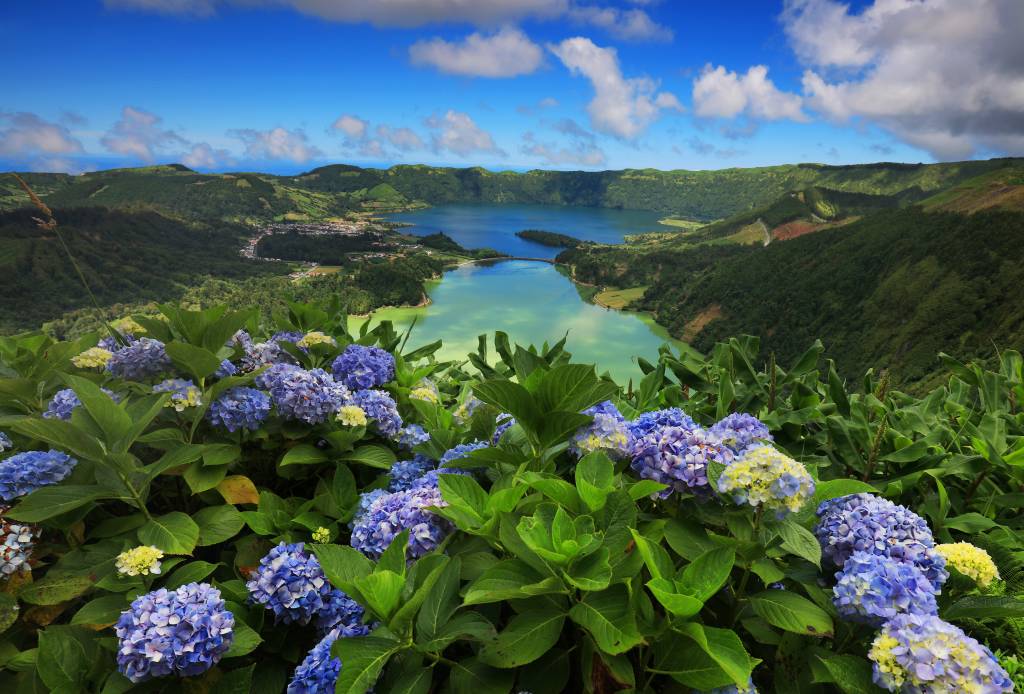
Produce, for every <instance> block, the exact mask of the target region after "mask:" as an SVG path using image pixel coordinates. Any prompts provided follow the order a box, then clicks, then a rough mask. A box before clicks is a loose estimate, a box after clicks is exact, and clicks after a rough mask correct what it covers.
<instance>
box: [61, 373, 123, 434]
mask: <svg viewBox="0 0 1024 694" xmlns="http://www.w3.org/2000/svg"><path fill="white" fill-rule="evenodd" d="M64 380H65V381H66V382H67V384H68V385H69V386H71V389H72V390H74V391H75V395H77V396H78V399H79V401H80V402H81V403H82V407H83V409H84V410H85V411H86V412H88V414H89V416H90V417H91V418H92V419H93V421H94V422H96V425H97V426H99V428H100V430H101V431H102V432H103V435H104V437H105V438H106V441H107V443H108V444H109V445H111V446H112V445H113V444H114V443H115V442H117V441H118V440H120V439H121V438H122V437H124V436H125V434H127V433H128V431H129V430H130V429H131V426H132V420H131V417H129V416H128V414H127V413H126V412H125V411H124V410H122V409H121V408H120V407H118V406H117V403H115V402H114V401H113V400H112V399H111V398H110V396H109V395H107V394H106V393H104V392H103V391H102V390H101V389H100V387H99V386H98V385H96V384H95V383H93V382H92V381H90V380H88V379H86V378H82V377H80V376H64Z"/></svg>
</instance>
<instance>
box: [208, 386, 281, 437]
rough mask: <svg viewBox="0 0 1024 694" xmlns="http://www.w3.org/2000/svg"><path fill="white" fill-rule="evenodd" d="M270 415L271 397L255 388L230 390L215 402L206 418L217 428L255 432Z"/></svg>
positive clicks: (237, 387)
mask: <svg viewBox="0 0 1024 694" xmlns="http://www.w3.org/2000/svg"><path fill="white" fill-rule="evenodd" d="M269 414H270V396H269V395H267V394H266V393H264V392H263V391H261V390H256V389H255V388H246V387H244V386H236V387H235V388H229V389H228V390H226V391H224V393H223V394H222V395H221V396H220V397H219V398H217V399H216V400H214V401H213V403H212V404H211V405H210V409H209V411H207V413H206V417H207V418H208V419H209V420H210V423H211V424H213V425H214V426H216V427H224V428H225V429H227V430H228V431H231V432H235V431H238V430H239V429H249V430H250V431H255V430H256V429H259V428H260V424H261V423H262V422H263V420H265V419H266V418H267V416H268V415H269Z"/></svg>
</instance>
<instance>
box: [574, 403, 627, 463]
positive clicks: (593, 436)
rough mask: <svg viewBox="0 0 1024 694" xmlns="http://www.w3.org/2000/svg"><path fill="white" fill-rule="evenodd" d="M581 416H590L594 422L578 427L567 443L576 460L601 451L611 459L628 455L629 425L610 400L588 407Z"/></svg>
mask: <svg viewBox="0 0 1024 694" xmlns="http://www.w3.org/2000/svg"><path fill="white" fill-rule="evenodd" d="M583 414H586V415H590V416H591V417H593V418H594V421H593V422H591V423H590V424H588V425H587V426H584V427H580V428H579V429H578V430H577V431H576V433H575V434H574V435H573V437H572V441H570V443H569V450H570V451H571V452H572V453H573V454H574V455H575V456H576V457H577V458H582V457H583V456H585V455H586V454H588V453H593V452H594V451H601V450H603V451H604V452H606V453H608V455H610V456H612V457H613V458H621V457H626V456H628V455H629V454H630V449H631V448H632V443H633V440H632V438H631V437H630V434H629V425H628V423H627V422H626V418H625V417H623V416H622V413H620V412H619V408H617V407H615V405H614V404H612V402H611V401H610V400H606V401H604V402H602V403H598V404H597V405H594V406H593V407H588V408H587V409H585V410H583Z"/></svg>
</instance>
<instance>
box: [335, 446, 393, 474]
mask: <svg viewBox="0 0 1024 694" xmlns="http://www.w3.org/2000/svg"><path fill="white" fill-rule="evenodd" d="M342 460H347V461H350V462H353V463H359V464H361V465H368V466H370V467H375V468H378V469H380V470H390V469H391V466H392V465H394V464H395V461H396V460H398V459H397V458H396V457H395V454H394V452H393V451H392V450H391V449H390V448H385V447H384V446H374V445H366V446H360V447H359V448H357V449H355V450H354V451H352V452H351V453H348V454H346V455H345V456H344V457H343V458H342Z"/></svg>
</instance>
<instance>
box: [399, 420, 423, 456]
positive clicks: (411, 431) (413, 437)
mask: <svg viewBox="0 0 1024 694" xmlns="http://www.w3.org/2000/svg"><path fill="white" fill-rule="evenodd" d="M395 440H396V441H397V442H398V445H399V446H402V447H403V448H408V449H410V450H411V449H413V448H415V447H416V446H418V445H420V444H421V443H426V442H427V441H429V440H430V434H428V433H427V430H426V429H424V428H423V427H421V426H420V425H419V424H407V425H406V426H404V427H402V428H401V429H399V431H398V436H397V437H396V438H395Z"/></svg>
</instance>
